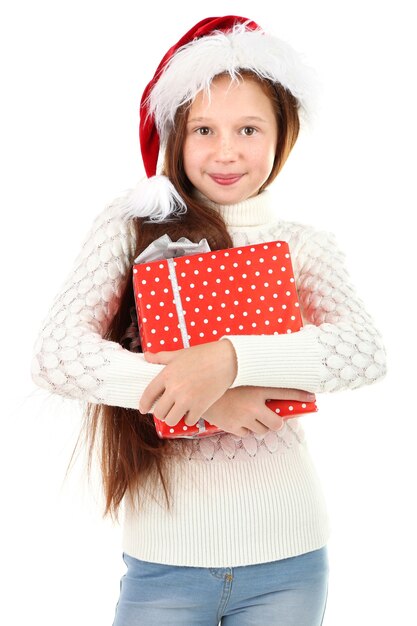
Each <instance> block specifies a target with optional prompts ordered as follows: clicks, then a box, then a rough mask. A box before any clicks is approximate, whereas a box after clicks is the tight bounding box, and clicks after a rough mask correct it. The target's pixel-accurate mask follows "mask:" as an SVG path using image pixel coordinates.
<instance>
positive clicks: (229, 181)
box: [209, 174, 243, 185]
mask: <svg viewBox="0 0 417 626" xmlns="http://www.w3.org/2000/svg"><path fill="white" fill-rule="evenodd" d="M209 176H210V178H211V179H212V180H214V182H215V183H217V184H218V185H233V184H234V183H237V182H238V181H239V180H240V179H241V178H242V176H243V174H209Z"/></svg>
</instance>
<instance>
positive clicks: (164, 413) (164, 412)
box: [152, 393, 177, 426]
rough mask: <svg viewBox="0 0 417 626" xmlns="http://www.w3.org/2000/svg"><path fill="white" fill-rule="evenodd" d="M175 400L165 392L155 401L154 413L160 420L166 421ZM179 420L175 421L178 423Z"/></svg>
mask: <svg viewBox="0 0 417 626" xmlns="http://www.w3.org/2000/svg"><path fill="white" fill-rule="evenodd" d="M174 405H175V402H174V401H173V400H170V399H169V398H168V397H167V394H166V393H165V394H164V395H163V396H162V397H161V398H159V400H158V401H157V402H155V406H154V407H153V410H152V413H153V415H154V416H155V417H156V419H158V420H162V421H166V418H167V417H168V415H169V414H170V411H172V408H173V406H174ZM176 423H177V422H175V424H176ZM175 424H169V426H175Z"/></svg>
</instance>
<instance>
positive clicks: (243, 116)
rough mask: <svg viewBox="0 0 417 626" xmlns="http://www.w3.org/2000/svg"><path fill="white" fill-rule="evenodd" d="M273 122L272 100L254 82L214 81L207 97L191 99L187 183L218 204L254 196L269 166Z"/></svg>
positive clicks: (274, 134)
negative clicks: (192, 100) (188, 181)
mask: <svg viewBox="0 0 417 626" xmlns="http://www.w3.org/2000/svg"><path fill="white" fill-rule="evenodd" d="M277 134H278V131H277V122H276V118H275V113H274V109H273V106H272V103H271V100H270V99H269V98H268V96H267V95H266V93H265V92H264V91H263V89H262V87H261V86H260V85H259V83H258V82H256V80H252V79H250V78H249V79H248V78H245V79H243V80H241V81H239V82H232V81H231V79H230V77H229V76H218V77H217V78H215V79H214V80H213V83H212V85H211V90H210V97H208V96H207V95H205V94H204V92H200V93H198V94H197V96H196V98H195V100H194V102H193V103H192V105H191V107H190V110H189V114H188V121H187V128H186V135H185V142H184V147H183V157H184V169H185V173H186V175H187V177H188V179H189V180H190V182H191V183H192V185H193V186H194V187H195V188H196V189H197V190H198V191H200V192H201V193H202V194H203V195H204V196H206V197H207V198H209V199H210V200H211V201H212V202H215V203H217V204H235V203H237V202H241V201H242V200H246V199H247V198H251V197H252V196H255V195H256V194H257V193H258V191H259V189H260V187H261V186H262V185H263V183H264V182H265V181H266V180H267V179H268V176H269V174H270V172H271V170H272V166H273V163H274V158H275V151H276V147H277Z"/></svg>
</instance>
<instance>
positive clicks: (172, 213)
mask: <svg viewBox="0 0 417 626" xmlns="http://www.w3.org/2000/svg"><path fill="white" fill-rule="evenodd" d="M186 212H187V206H186V204H185V202H184V200H183V199H182V198H181V196H180V195H179V193H178V192H177V190H176V189H175V187H174V185H173V184H172V183H171V181H170V180H169V178H167V177H166V176H151V177H150V178H145V179H144V180H141V181H140V182H139V183H138V184H137V185H136V187H135V188H134V189H132V190H131V191H130V192H129V193H128V194H127V195H126V197H125V198H124V200H123V206H122V207H121V211H120V214H121V215H123V217H125V218H126V219H130V218H132V217H147V218H148V220H147V221H151V222H166V221H172V220H171V218H173V217H176V216H178V215H182V214H184V213H186Z"/></svg>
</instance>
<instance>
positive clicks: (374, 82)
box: [0, 0, 417, 626]
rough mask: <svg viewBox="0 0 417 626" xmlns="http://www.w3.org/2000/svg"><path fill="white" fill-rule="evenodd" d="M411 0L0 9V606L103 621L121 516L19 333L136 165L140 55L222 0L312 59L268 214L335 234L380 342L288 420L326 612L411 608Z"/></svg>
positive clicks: (145, 62)
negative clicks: (91, 483)
mask: <svg viewBox="0 0 417 626" xmlns="http://www.w3.org/2000/svg"><path fill="white" fill-rule="evenodd" d="M267 4H268V5H271V8H267ZM253 5H255V7H256V9H255V7H254V6H253ZM410 5H411V3H406V2H405V1H404V0H402V1H399V2H395V3H394V2H390V3H388V2H385V1H383V0H380V1H376V0H375V1H366V0H351V1H350V2H345V3H342V2H332V1H331V0H328V1H325V0H316V1H315V2H310V1H308V0H299V1H298V2H293V1H290V0H286V1H281V2H280V1H279V0H277V1H275V2H273V3H270V2H268V3H267V2H266V1H263V0H258V2H256V3H253V2H245V1H242V2H239V3H233V2H227V1H225V0H222V1H221V2H219V1H216V0H214V1H212V2H210V9H209V10H207V9H204V8H202V4H201V3H193V6H192V7H189V6H187V5H185V4H179V3H175V4H174V3H169V5H168V7H167V8H164V7H163V6H162V5H161V4H159V5H156V4H154V3H145V2H141V3H139V2H138V0H136V2H133V1H130V0H118V1H117V2H108V1H106V0H101V1H100V2H98V1H95V0H82V1H81V0H72V1H71V2H69V1H57V0H55V1H54V2H53V1H52V0H51V1H47V0H38V1H37V2H29V1H19V0H15V2H13V3H8V8H7V9H6V10H2V15H1V16H0V24H1V26H0V29H1V31H0V46H1V49H0V52H1V59H2V66H3V67H2V81H1V85H2V93H3V95H2V97H1V101H0V106H1V109H2V112H1V116H0V124H1V180H2V183H1V184H2V187H3V189H2V195H1V198H2V205H3V206H2V209H3V210H2V218H1V219H2V224H3V227H2V228H1V229H0V233H1V235H0V236H1V254H2V261H1V273H2V274H1V288H2V305H1V309H2V311H1V315H2V319H1V329H2V335H3V336H2V341H1V357H2V358H1V365H2V376H1V378H2V397H3V398H5V400H3V402H2V405H3V410H2V414H3V415H2V418H3V419H2V428H1V448H0V458H1V468H0V476H1V501H2V515H1V524H2V532H1V535H0V538H1V543H2V545H1V546H0V554H1V577H2V580H1V588H0V593H1V595H2V597H3V601H2V604H1V609H0V611H1V612H2V613H4V614H5V613H8V617H7V619H5V618H4V615H3V614H0V620H1V621H2V623H5V624H6V623H7V625H8V626H14V625H18V624H19V625H20V624H29V623H30V624H42V626H51V625H53V626H57V625H58V624H59V626H69V625H71V626H73V625H74V624H77V626H96V625H97V626H104V625H105V624H109V625H110V624H111V622H112V619H113V613H114V607H115V604H116V602H117V598H118V591H119V578H120V576H121V575H122V574H123V572H124V566H123V563H122V560H121V549H120V540H121V531H120V528H119V527H118V526H113V525H112V524H111V523H110V522H108V521H103V520H102V519H101V513H100V506H99V497H98V495H97V490H96V489H94V488H91V489H90V488H88V486H86V484H85V481H84V479H83V475H84V473H83V461H82V459H81V460H79V461H78V462H77V463H76V465H75V468H74V470H73V471H72V472H71V473H70V475H69V477H68V478H67V479H65V471H66V467H67V463H68V461H69V457H70V454H71V451H72V448H73V446H74V444H75V441H76V438H77V434H78V431H79V426H80V413H79V407H78V405H77V403H76V402H72V401H70V400H64V399H62V398H59V397H52V396H48V395H47V394H46V392H43V391H42V390H39V389H36V388H35V387H34V385H33V383H32V381H31V379H30V374H29V369H30V359H31V350H32V345H33V343H34V341H35V339H36V335H37V332H38V330H39V328H40V323H41V320H42V318H43V317H44V316H45V315H46V313H47V311H48V308H49V306H50V304H51V301H52V299H53V297H54V295H55V293H56V292H57V291H58V289H59V288H60V286H61V285H62V283H63V281H64V279H65V277H66V275H67V273H68V272H69V271H70V268H71V266H72V262H73V260H74V258H75V256H76V254H77V253H78V249H79V246H80V245H81V241H82V240H83V238H84V236H85V234H86V232H87V231H88V229H89V227H90V225H91V222H92V220H93V219H94V217H95V215H96V214H97V213H98V212H99V211H101V210H102V208H103V207H104V205H105V204H106V203H107V202H109V201H110V200H111V199H112V198H113V197H115V196H116V195H118V194H119V193H120V192H122V191H124V190H125V189H127V188H130V187H132V186H133V185H134V184H135V183H136V182H137V180H138V179H139V178H140V177H141V176H142V170H141V159H140V152H139V147H138V139H137V134H138V131H137V127H138V114H137V109H138V104H139V100H140V96H141V93H142V90H143V88H144V87H145V85H146V83H147V82H148V80H149V79H150V78H151V76H152V75H153V72H154V70H155V69H156V66H157V63H158V62H159V60H160V58H161V57H162V56H163V54H164V53H165V52H166V50H167V49H168V47H170V46H171V45H172V44H173V43H174V42H175V41H177V40H178V39H179V38H180V36H182V34H183V33H185V32H186V30H188V29H189V28H190V27H191V26H192V25H193V24H194V23H195V22H197V21H198V20H200V19H202V18H204V17H206V16H207V15H226V14H229V13H238V14H240V15H245V16H247V17H250V18H252V19H254V20H256V21H257V22H258V23H260V24H261V25H262V26H263V27H264V28H265V29H267V30H269V31H271V32H273V33H274V34H276V35H278V36H279V37H281V38H283V39H285V40H287V41H288V42H289V43H291V44H292V45H293V46H294V47H295V48H296V49H298V50H299V51H300V52H302V53H304V54H305V55H306V58H307V59H308V60H309V62H310V64H311V65H312V66H313V67H315V69H316V70H317V72H318V74H319V76H320V78H321V82H322V85H323V90H322V97H321V108H320V115H319V119H318V120H317V122H316V125H315V127H314V130H313V131H311V132H309V133H306V134H305V135H304V136H303V137H302V138H300V140H299V142H298V144H297V145H296V147H295V149H294V152H293V154H292V155H291V157H290V159H289V161H288V163H287V164H286V166H285V168H284V170H283V172H282V173H281V174H280V176H279V178H278V180H277V182H276V186H275V189H276V198H277V214H279V215H280V216H282V217H283V218H284V219H293V220H297V221H303V222H308V223H310V224H314V225H315V226H317V227H319V228H325V229H328V230H331V231H333V232H334V233H335V234H336V235H337V238H338V241H339V243H340V245H341V247H342V248H343V249H344V251H345V252H346V254H347V263H348V267H349V270H350V273H351V275H352V278H353V280H354V282H355V284H356V286H357V289H358V291H359V293H360V295H361V297H362V298H363V300H364V301H365V303H366V305H367V308H368V310H369V311H370V312H371V314H372V315H373V316H374V318H375V319H376V321H377V326H378V327H379V328H380V330H381V331H382V333H383V336H384V339H385V343H386V347H387V351H388V357H389V375H388V376H387V377H386V379H385V380H384V381H382V382H379V383H378V384H377V385H375V386H371V387H367V388H365V389H360V390H357V391H355V392H342V393H338V394H334V395H326V396H320V397H319V406H320V411H319V413H318V414H317V415H315V416H309V417H305V418H304V420H303V423H304V426H305V428H306V429H307V431H308V438H309V442H310V448H311V451H312V454H313V458H314V459H315V462H316V466H317V469H318V472H319V474H320V477H321V479H322V483H323V488H324V490H325V494H326V497H327V501H328V508H329V513H330V516H331V524H332V538H331V541H330V544H329V550H330V561H331V581H330V593H329V600H328V609H327V614H326V618H325V622H324V624H325V626H351V625H352V624H355V626H368V625H369V624H378V625H379V626H383V625H388V624H390V625H392V624H401V626H408V625H413V624H416V623H417V609H416V605H415V581H416V577H415V567H414V565H415V559H416V556H417V555H416V541H415V528H416V526H417V520H416V516H415V512H414V509H413V505H414V500H415V493H416V488H415V477H416V466H415V462H414V459H415V457H416V454H415V448H416V428H415V420H416V418H417V412H416V402H415V399H414V391H415V380H414V379H415V376H414V373H415V363H416V349H417V346H416V343H415V331H414V328H415V323H414V318H415V312H416V307H415V278H414V277H415V267H416V266H415V258H414V257H415V249H416V245H415V234H414V231H415V227H414V225H413V223H412V220H413V213H414V212H415V207H416V196H415V193H414V184H415V142H416V133H415V131H416V122H415V110H416V106H417V102H416V94H415V87H414V84H415V66H414V63H413V59H415V58H416V50H415V49H413V48H412V42H413V40H414V39H415V33H414V29H413V23H414V20H413V19H412V18H411V14H410V12H409V7H410ZM272 7H273V8H272ZM5 11H6V12H5ZM413 179H414V184H413ZM412 268H413V269H414V272H413V273H412Z"/></svg>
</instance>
